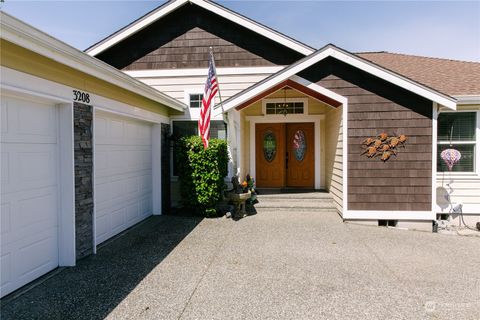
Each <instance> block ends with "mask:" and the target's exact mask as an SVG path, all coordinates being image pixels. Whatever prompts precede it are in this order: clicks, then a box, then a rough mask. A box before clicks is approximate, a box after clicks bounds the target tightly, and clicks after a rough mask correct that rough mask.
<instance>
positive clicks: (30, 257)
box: [18, 232, 58, 278]
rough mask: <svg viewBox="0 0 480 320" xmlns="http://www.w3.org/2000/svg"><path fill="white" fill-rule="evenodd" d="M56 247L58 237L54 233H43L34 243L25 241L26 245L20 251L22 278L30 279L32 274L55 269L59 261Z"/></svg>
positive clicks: (19, 259)
mask: <svg viewBox="0 0 480 320" xmlns="http://www.w3.org/2000/svg"><path fill="white" fill-rule="evenodd" d="M56 245H57V236H56V234H52V232H45V233H42V234H41V235H39V236H37V237H36V239H35V241H34V242H32V241H28V240H26V241H24V245H23V246H22V247H21V248H20V250H19V251H18V261H19V262H20V263H19V265H20V269H19V272H20V275H21V277H22V278H25V277H27V278H28V277H29V276H32V273H37V274H38V272H41V270H45V269H48V270H51V269H52V268H55V267H56V266H57V261H58V258H57V254H58V251H57V250H56ZM48 270H47V271H48Z"/></svg>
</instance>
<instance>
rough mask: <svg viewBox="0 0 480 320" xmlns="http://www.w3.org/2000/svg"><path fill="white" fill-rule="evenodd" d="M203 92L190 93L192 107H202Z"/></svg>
mask: <svg viewBox="0 0 480 320" xmlns="http://www.w3.org/2000/svg"><path fill="white" fill-rule="evenodd" d="M202 99H203V94H191V95H190V108H200V107H201V106H202Z"/></svg>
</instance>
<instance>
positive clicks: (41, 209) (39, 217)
mask: <svg viewBox="0 0 480 320" xmlns="http://www.w3.org/2000/svg"><path fill="white" fill-rule="evenodd" d="M2 201H3V202H2V216H1V219H2V235H1V241H2V249H3V244H9V243H12V242H16V241H19V240H21V239H27V238H28V237H29V236H30V235H39V233H40V232H41V231H43V230H49V229H53V230H54V232H55V233H56V232H57V231H56V230H57V226H58V195H57V188H55V187H52V188H45V189H41V190H28V191H25V193H21V192H17V193H9V194H5V195H3V196H2ZM4 208H5V210H4ZM4 223H5V225H4Z"/></svg>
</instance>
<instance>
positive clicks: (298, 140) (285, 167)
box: [255, 123, 315, 188]
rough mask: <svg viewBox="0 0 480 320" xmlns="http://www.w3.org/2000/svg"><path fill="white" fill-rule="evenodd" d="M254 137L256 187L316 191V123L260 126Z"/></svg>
mask: <svg viewBox="0 0 480 320" xmlns="http://www.w3.org/2000/svg"><path fill="white" fill-rule="evenodd" d="M255 133H256V134H255V135H256V136H255V146H256V147H255V153H256V156H255V162H256V173H255V174H256V176H255V177H256V182H257V187H260V188H283V187H297V188H313V187H314V181H315V169H314V154H315V150H314V124H313V123H287V124H285V123H261V124H256V126H255Z"/></svg>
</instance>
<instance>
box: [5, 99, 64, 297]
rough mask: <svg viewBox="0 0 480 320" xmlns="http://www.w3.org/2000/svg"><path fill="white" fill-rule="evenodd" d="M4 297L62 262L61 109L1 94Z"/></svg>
mask: <svg viewBox="0 0 480 320" xmlns="http://www.w3.org/2000/svg"><path fill="white" fill-rule="evenodd" d="M1 107H2V111H1V114H2V135H1V150H2V157H1V160H2V162H1V173H2V184H1V187H2V188H1V200H2V202H1V224H2V226H1V239H0V240H1V254H2V256H1V258H0V259H1V267H2V271H1V272H2V285H1V296H4V295H6V294H8V293H10V292H12V291H14V290H16V289H18V288H19V287H21V286H23V285H25V284H27V283H28V282H30V281H32V280H34V279H35V278H37V277H39V276H41V275H43V274H44V273H46V272H48V271H50V270H52V269H54V268H55V267H57V266H58V215H59V205H58V201H59V195H58V193H59V190H58V146H57V127H58V111H57V108H56V107H55V105H53V104H51V105H49V104H44V103H38V102H34V101H30V100H26V99H25V100H23V99H19V98H11V97H2V105H1Z"/></svg>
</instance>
